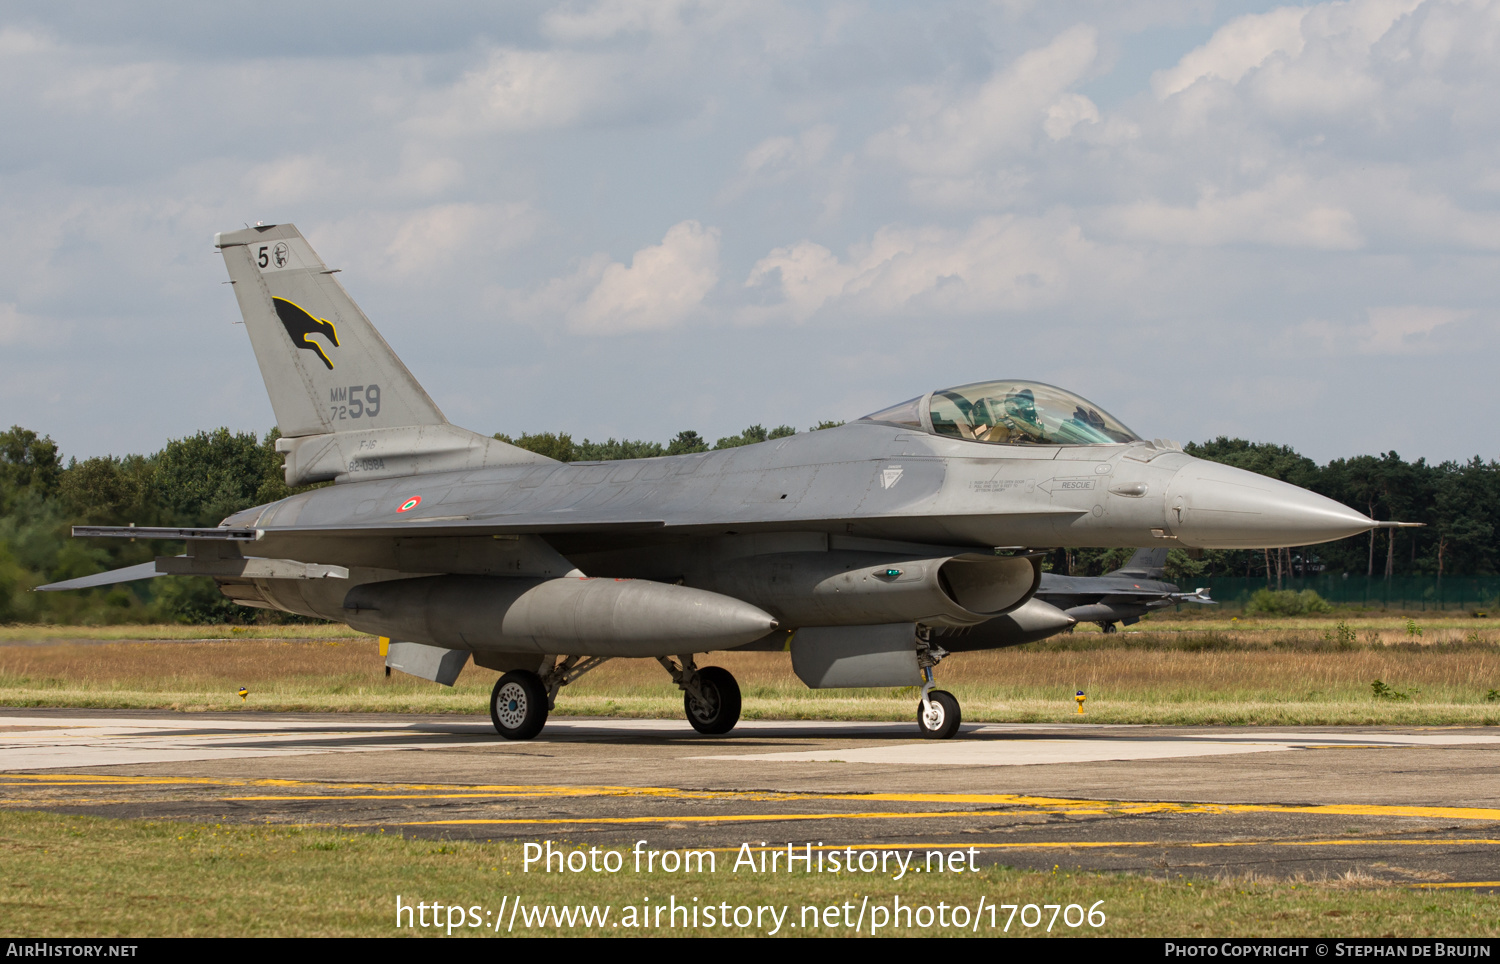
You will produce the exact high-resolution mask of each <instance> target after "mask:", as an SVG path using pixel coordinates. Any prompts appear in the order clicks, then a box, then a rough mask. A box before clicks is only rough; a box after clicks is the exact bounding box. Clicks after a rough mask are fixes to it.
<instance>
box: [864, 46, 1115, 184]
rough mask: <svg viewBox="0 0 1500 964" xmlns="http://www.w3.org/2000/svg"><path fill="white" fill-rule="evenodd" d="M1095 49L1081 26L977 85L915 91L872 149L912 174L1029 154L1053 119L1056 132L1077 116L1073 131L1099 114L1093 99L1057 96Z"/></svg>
mask: <svg viewBox="0 0 1500 964" xmlns="http://www.w3.org/2000/svg"><path fill="white" fill-rule="evenodd" d="M1097 54H1098V42H1097V35H1096V32H1095V30H1094V28H1092V27H1089V26H1086V25H1079V26H1076V27H1072V28H1070V29H1068V30H1066V31H1064V32H1063V33H1061V34H1059V35H1058V36H1056V37H1055V38H1053V40H1052V42H1051V43H1049V44H1047V45H1046V46H1044V47H1039V48H1037V49H1034V50H1029V51H1027V52H1026V53H1024V54H1022V55H1021V56H1020V57H1018V58H1016V59H1015V61H1014V62H1012V63H1011V64H1009V65H1007V66H1005V67H1003V68H1001V69H999V70H997V71H996V72H995V73H994V74H993V75H992V76H991V77H990V78H989V79H988V80H986V81H985V82H984V83H983V84H981V85H979V87H978V88H977V89H974V90H971V91H964V92H954V91H951V90H946V89H941V88H937V87H922V88H915V89H912V90H910V91H908V92H907V94H906V98H905V99H906V100H907V102H908V104H909V106H908V108H907V110H906V111H905V113H906V119H905V120H904V121H903V122H902V123H900V124H898V125H896V126H894V127H891V128H890V129H888V130H886V131H885V132H884V133H882V134H880V135H879V136H877V137H876V138H875V139H874V140H873V141H872V143H871V148H872V150H873V151H874V152H875V153H876V154H877V156H890V157H893V158H894V159H895V160H896V162H897V163H898V164H900V165H901V166H902V167H904V168H906V169H907V170H910V171H917V172H923V173H928V174H940V175H945V176H950V177H951V176H957V177H963V176H966V175H970V174H972V173H973V172H974V171H975V169H976V168H978V167H980V166H982V165H984V164H986V163H987V162H989V161H991V160H993V159H995V158H998V157H1003V156H1007V155H1011V154H1015V153H1018V152H1024V151H1026V150H1027V149H1028V148H1029V147H1030V146H1031V145H1032V143H1033V142H1034V141H1035V139H1036V136H1037V134H1038V133H1040V132H1041V131H1042V129H1043V125H1044V124H1045V123H1047V122H1049V121H1051V122H1052V127H1051V129H1049V130H1048V131H1047V133H1048V135H1049V136H1053V135H1052V131H1054V130H1059V127H1058V125H1059V123H1060V121H1058V120H1056V119H1055V118H1057V117H1064V118H1067V117H1069V116H1070V115H1078V116H1077V118H1076V119H1073V120H1072V122H1071V123H1068V124H1067V130H1071V129H1072V126H1074V125H1076V124H1077V123H1078V122H1080V121H1081V120H1089V119H1093V118H1090V117H1088V116H1087V115H1088V110H1089V107H1092V104H1089V105H1088V107H1084V106H1083V104H1082V102H1084V101H1086V100H1087V99H1086V98H1082V97H1079V98H1078V99H1077V100H1068V101H1059V96H1060V95H1062V94H1063V93H1064V92H1065V91H1067V89H1068V88H1069V87H1071V86H1072V85H1074V84H1076V83H1078V82H1079V81H1080V80H1081V79H1082V78H1083V77H1084V75H1085V74H1086V73H1087V72H1088V70H1089V69H1090V67H1092V66H1093V64H1094V60H1095V58H1096V56H1097ZM1054 109H1055V110H1056V113H1054ZM1095 116H1097V110H1096V111H1095ZM1062 133H1064V134H1065V133H1066V131H1063V132H1062ZM1053 139H1054V140H1056V139H1058V138H1057V136H1053Z"/></svg>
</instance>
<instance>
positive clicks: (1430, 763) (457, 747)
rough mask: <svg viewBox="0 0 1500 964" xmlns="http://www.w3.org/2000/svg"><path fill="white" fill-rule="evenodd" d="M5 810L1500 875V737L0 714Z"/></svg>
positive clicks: (1154, 866)
mask: <svg viewBox="0 0 1500 964" xmlns="http://www.w3.org/2000/svg"><path fill="white" fill-rule="evenodd" d="M0 805H3V806H6V807H9V808H23V809H43V810H50V811H55V812H66V813H81V814H94V815H100V816H114V817H149V818H152V819H172V820H191V821H214V822H217V821H237V822H253V823H263V822H271V823H295V824H316V825H323V826H338V827H357V828H362V829H368V830H372V831H373V830H376V829H378V828H384V829H385V830H387V832H395V831H399V832H402V833H407V834H419V835H424V836H442V837H452V838H477V839H519V840H538V839H544V838H545V839H552V840H556V841H569V842H571V843H575V844H584V845H588V844H591V843H599V844H601V845H604V844H608V845H610V846H620V845H622V844H623V845H626V846H629V845H631V844H633V843H634V842H635V841H636V840H641V839H645V840H648V841H649V842H650V844H651V845H652V846H653V847H684V846H694V847H737V846H738V845H739V844H741V843H743V842H750V843H751V844H752V845H755V846H759V845H760V844H761V843H762V842H764V843H765V844H766V845H768V846H774V845H783V846H784V845H785V844H786V843H788V842H792V843H795V844H797V845H799V846H800V845H802V844H804V843H808V842H811V843H813V844H819V843H822V844H823V845H825V846H828V847H835V846H836V847H840V848H842V847H845V846H851V847H855V848H882V847H902V848H907V847H916V848H919V847H924V846H925V847H933V848H952V847H959V848H964V849H969V848H974V850H975V851H977V852H978V853H979V854H980V855H981V859H982V860H984V861H987V862H1000V863H1005V864H1010V865H1012V866H1029V867H1044V868H1050V867H1052V866H1054V865H1060V866H1063V867H1081V868H1087V869H1098V870H1121V871H1137V872H1146V873H1154V874H1167V873H1170V874H1173V875H1175V874H1179V873H1181V874H1203V875H1210V876H1212V875H1220V874H1226V875H1236V876H1238V875H1247V874H1263V875H1270V876H1275V877H1288V876H1295V875H1297V874H1305V875H1309V876H1314V877H1320V876H1330V875H1334V876H1336V875H1340V874H1345V873H1350V872H1357V873H1360V874H1367V875H1370V876H1374V877H1378V878H1381V879H1386V880H1390V881H1392V882H1399V883H1404V884H1408V885H1411V886H1420V887H1438V888H1441V887H1473V886H1482V887H1483V886H1488V887H1491V888H1500V731H1497V730H1494V729H1484V728H1436V727H1434V728H1392V727H1358V728H1350V727H1295V728H1285V727H1278V728H1265V727H1165V726H1108V725H1091V724H1071V725H1057V726H1048V725H995V724H981V725H966V726H965V728H964V732H963V733H962V734H961V736H960V737H959V738H958V739H956V740H952V741H946V742H941V743H938V742H931V741H924V740H921V739H919V738H917V736H916V733H915V724H910V723H827V722H803V721H798V722H767V721H745V722H743V723H741V724H740V726H739V728H737V729H736V730H735V731H734V733H733V734H732V735H730V736H728V737H704V736H700V735H698V734H697V733H695V732H694V731H693V730H691V729H690V728H689V727H688V726H687V724H686V723H685V722H683V721H679V720H606V719H583V718H572V719H569V718H554V719H553V720H551V721H550V722H549V723H548V725H547V729H546V730H545V731H544V732H543V734H542V736H541V737H539V738H538V739H536V740H532V741H529V742H525V743H507V742H505V741H504V740H501V739H499V738H498V737H497V736H496V735H495V733H494V731H493V729H492V728H491V727H490V724H489V721H488V720H486V719H483V718H478V717H451V716H405V715H378V714H271V713H258V712H254V711H245V712H241V713H228V714H202V713H193V714H179V713H170V712H164V711H126V710H98V711H90V710H79V709H65V710H63V709H59V710H52V709H0Z"/></svg>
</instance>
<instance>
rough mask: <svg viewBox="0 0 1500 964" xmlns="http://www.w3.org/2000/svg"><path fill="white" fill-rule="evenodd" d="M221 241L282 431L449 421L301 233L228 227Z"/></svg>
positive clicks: (295, 433)
mask: <svg viewBox="0 0 1500 964" xmlns="http://www.w3.org/2000/svg"><path fill="white" fill-rule="evenodd" d="M214 244H215V246H216V247H218V249H219V250H220V251H221V252H222V253H223V255H224V263H225V265H226V266H228V268H229V278H230V280H231V281H233V282H234V294H235V297H236V298H238V299H239V303H240V312H241V313H242V314H243V315H244V316H245V328H246V330H247V331H248V332H249V333H250V344H251V345H252V346H253V347H254V349H255V358H256V360H257V361H258V362H259V363H260V371H261V375H262V376H263V377H264V378H265V380H266V391H267V392H269V393H270V395H271V407H272V408H273V409H275V411H276V424H277V425H278V426H279V427H280V428H281V434H282V435H285V436H289V437H292V438H297V437H300V436H304V435H323V434H328V433H332V432H340V431H353V430H357V429H370V428H391V427H396V426H406V425H442V424H445V423H446V422H447V419H445V418H443V413H442V412H440V411H438V407H437V405H435V404H434V403H433V401H432V399H431V398H429V397H428V395H427V393H426V392H425V391H423V390H422V386H421V385H418V384H417V380H416V379H415V378H413V377H412V375H411V372H409V371H407V370H406V366H405V365H403V364H401V359H399V358H397V357H396V353H395V352H393V351H391V346H390V345H387V344H386V343H385V339H384V338H381V337H380V333H379V332H377V331H376V330H375V326H374V325H372V324H370V319H368V318H366V317H365V314H364V312H362V311H360V310H359V306H358V305H356V304H355V303H354V299H352V298H350V297H349V294H348V292H346V291H344V288H343V286H342V285H340V284H339V283H338V281H337V280H336V279H335V278H334V276H333V272H332V271H330V270H328V267H327V266H326V265H324V264H323V261H322V259H321V258H319V257H318V255H317V253H316V252H315V251H313V249H312V246H311V245H309V244H308V243H307V241H306V240H305V239H304V238H303V237H302V235H301V234H300V233H299V232H298V231H297V229H296V228H295V227H293V226H292V225H290V224H272V225H266V226H265V227H254V228H247V229H246V230H243V231H229V232H225V233H223V234H220V235H218V236H217V237H215V239H214Z"/></svg>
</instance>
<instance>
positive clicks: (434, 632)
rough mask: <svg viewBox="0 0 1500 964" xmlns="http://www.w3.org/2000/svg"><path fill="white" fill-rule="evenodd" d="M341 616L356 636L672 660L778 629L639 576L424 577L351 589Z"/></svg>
mask: <svg viewBox="0 0 1500 964" xmlns="http://www.w3.org/2000/svg"><path fill="white" fill-rule="evenodd" d="M344 618H345V619H346V620H347V621H348V623H349V625H350V626H352V627H354V628H355V629H358V630H360V631H361V632H366V633H374V634H376V635H380V636H388V637H391V638H393V639H401V640H409V641H411V642H420V643H426V644H428V645H432V646H442V647H445V648H448V649H467V650H472V651H482V650H499V651H504V652H511V653H518V652H520V653H524V652H535V653H566V654H568V655H579V656H673V655H676V654H679V653H690V652H703V651H705V650H710V649H728V648H731V647H734V646H740V645H743V644H745V643H748V642H751V641H753V640H755V639H759V638H760V637H761V636H764V635H766V634H767V633H769V632H770V631H771V630H773V629H775V628H776V620H775V619H773V618H772V617H771V616H770V615H769V614H768V613H765V612H763V611H761V610H760V609H758V608H756V607H755V606H752V605H750V604H749V603H746V602H741V601H740V600H738V599H731V598H730V597H728V596H724V595H720V594H719V593H712V592H705V591H703V590H701V589H690V588H688V587H686V586H671V585H663V584H662V583H656V582H649V581H646V580H637V579H587V578H575V577H562V578H557V579H515V578H505V577H497V576H424V577H419V578H416V579H397V580H392V581H389V582H373V583H365V584H364V585H360V586H356V587H354V588H353V589H351V590H350V591H349V594H348V595H347V596H346V597H345V599H344Z"/></svg>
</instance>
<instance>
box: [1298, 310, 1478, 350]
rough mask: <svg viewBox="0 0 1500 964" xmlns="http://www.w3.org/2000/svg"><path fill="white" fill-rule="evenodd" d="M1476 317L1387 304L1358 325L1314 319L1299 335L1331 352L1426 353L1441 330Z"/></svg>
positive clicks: (1461, 313)
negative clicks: (1320, 344)
mask: <svg viewBox="0 0 1500 964" xmlns="http://www.w3.org/2000/svg"><path fill="white" fill-rule="evenodd" d="M1473 314H1474V312H1473V311H1471V310H1468V309H1457V308H1440V307H1434V306H1432V305H1385V306H1380V307H1373V308H1370V309H1368V310H1367V312H1366V320H1365V321H1364V322H1362V323H1360V324H1357V325H1339V324H1335V323H1332V322H1328V321H1320V320H1315V321H1310V322H1307V323H1306V324H1304V325H1302V326H1301V328H1300V329H1299V332H1300V334H1302V335H1304V336H1306V337H1309V338H1312V339H1314V340H1317V341H1321V342H1322V343H1323V347H1324V350H1326V351H1328V352H1331V353H1345V352H1348V351H1349V350H1351V349H1352V350H1353V351H1356V352H1359V353H1360V354H1365V355H1412V354H1427V353H1430V352H1432V351H1435V350H1437V348H1438V346H1437V345H1436V344H1435V342H1434V339H1433V336H1434V333H1435V332H1436V331H1437V330H1438V329H1439V328H1443V327H1445V326H1447V325H1451V324H1453V323H1454V322H1458V321H1463V320H1465V319H1467V318H1469V317H1471V316H1473Z"/></svg>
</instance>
